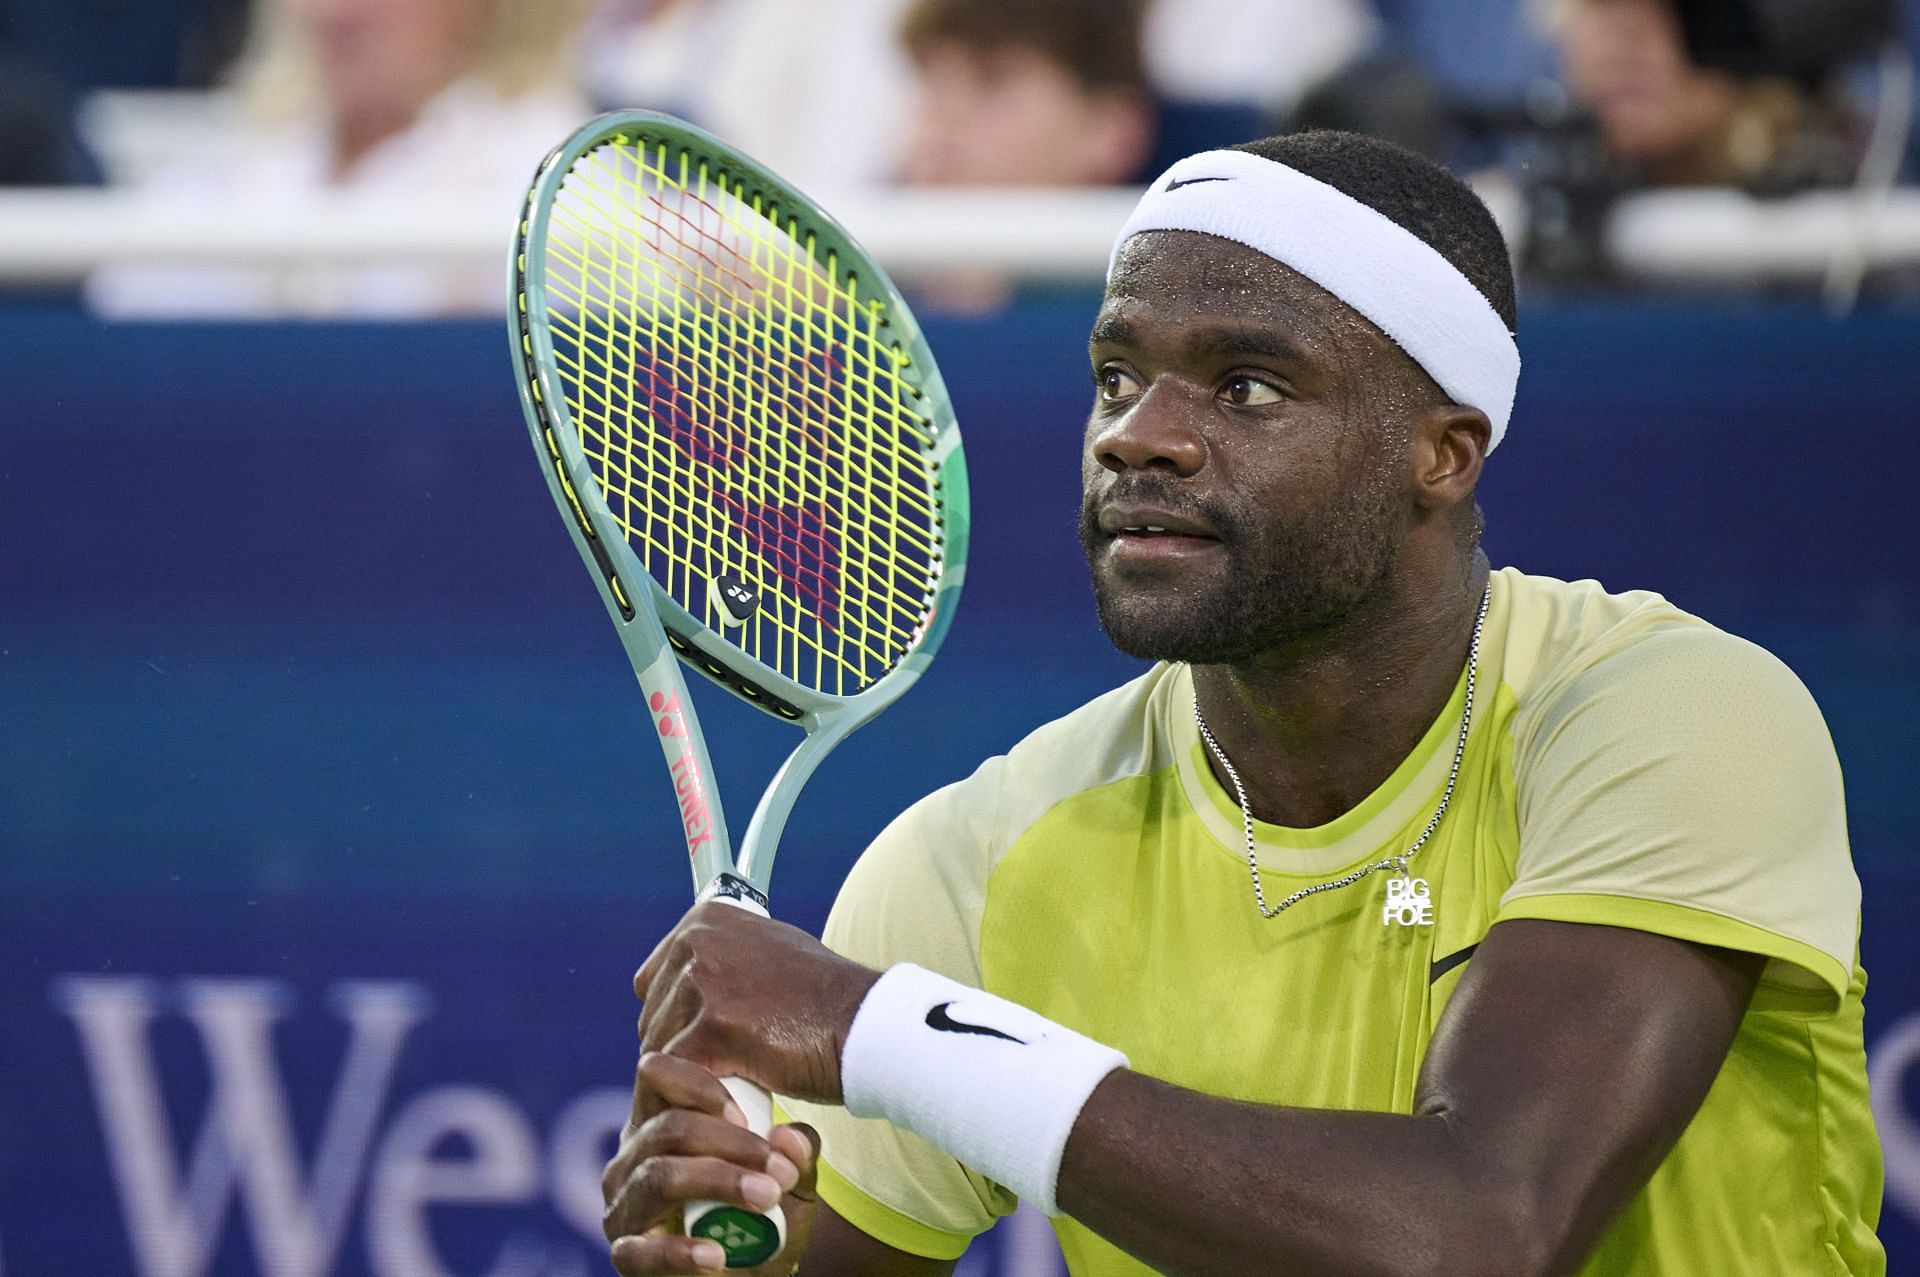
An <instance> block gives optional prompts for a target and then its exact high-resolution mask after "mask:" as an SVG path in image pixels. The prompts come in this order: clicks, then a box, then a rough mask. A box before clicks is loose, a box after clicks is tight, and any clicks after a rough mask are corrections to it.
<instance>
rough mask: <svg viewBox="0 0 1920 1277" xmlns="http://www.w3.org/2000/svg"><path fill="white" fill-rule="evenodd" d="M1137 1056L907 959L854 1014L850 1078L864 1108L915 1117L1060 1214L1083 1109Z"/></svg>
mask: <svg viewBox="0 0 1920 1277" xmlns="http://www.w3.org/2000/svg"><path fill="white" fill-rule="evenodd" d="M1126 1064H1127V1057H1126V1056H1125V1055H1122V1054H1121V1053H1120V1052H1119V1051H1116V1050H1114V1049H1113V1048H1112V1047H1110V1046H1103V1045H1102V1044H1100V1043H1098V1042H1095V1041H1094V1040H1093V1039H1092V1038H1088V1037H1083V1036H1081V1035H1080V1034H1078V1033H1075V1032H1074V1031H1073V1030H1071V1029H1068V1028H1065V1027H1064V1026H1062V1025H1058V1024H1055V1023H1054V1022H1053V1021H1051V1020H1049V1019H1047V1018H1046V1017H1045V1016H1042V1015H1036V1014H1035V1013H1034V1012H1032V1011H1029V1010H1027V1009H1026V1008H1025V1007H1023V1006H1020V1005H1019V1004H1017V1003H1013V1002H1009V1001H1007V1000H1006V999H1005V998H997V997H995V996H993V995H992V994H991V993H983V992H981V991H980V990H979V989H974V988H970V987H968V986H967V985H964V984H961V983H959V982H958V981H956V980H949V979H947V978H946V977H945V976H942V975H935V974H934V973H933V972H931V971H928V970H925V969H924V968H921V967H916V966H914V965H912V964H911V963H902V964H901V965H899V966H897V967H893V968H891V969H889V970H888V971H887V972H886V973H885V974H884V975H882V976H881V977H880V979H879V981H878V982H877V983H875V985H874V986H873V988H872V989H870V990H868V992H867V996H866V999H865V1000H864V1001H863V1002H861V1004H860V1010H859V1011H858V1012H857V1013H856V1014H855V1015H854V1017H853V1027H852V1028H851V1029H849V1030H848V1032H847V1045H846V1048H845V1050H844V1051H843V1052H842V1053H841V1057H840V1085H841V1088H842V1090H843V1092H844V1094H845V1101H846V1106H847V1111H848V1112H849V1113H852V1114H853V1115H854V1116H855V1117H883V1118H885V1119H887V1120H888V1121H889V1122H892V1123H893V1124H894V1125H895V1126H899V1127H904V1128H905V1129H907V1130H909V1131H912V1132H913V1133H914V1134H916V1135H918V1136H920V1137H921V1138H922V1139H925V1140H926V1141H927V1142H928V1143H930V1144H932V1145H934V1146H935V1147H936V1148H940V1149H942V1150H944V1151H946V1152H948V1153H950V1154H952V1155H953V1156H954V1157H955V1158H957V1159H958V1160H959V1161H961V1162H963V1163H965V1164H966V1165H967V1166H970V1167H972V1168H973V1169H974V1170H976V1171H978V1172H979V1173H980V1174H982V1175H985V1176H986V1177H987V1178H988V1179H991V1180H993V1181H995V1182H996V1183H999V1184H1003V1185H1005V1186H1006V1187H1007V1188H1009V1189H1011V1190H1012V1191H1013V1192H1014V1193H1016V1194H1018V1195H1019V1197H1020V1199H1021V1200H1022V1201H1025V1202H1028V1203H1030V1204H1031V1205H1034V1206H1037V1207H1039V1208H1040V1209H1041V1210H1043V1211H1045V1212H1046V1213H1047V1214H1049V1215H1057V1214H1059V1207H1058V1205H1057V1204H1056V1203H1055V1201H1054V1189H1055V1185H1056V1183H1057V1181H1058V1180H1059V1178H1060V1155H1061V1153H1063V1152H1064V1151H1065V1150H1066V1147H1067V1135H1068V1133H1069V1132H1070V1131H1072V1130H1073V1123H1074V1119H1075V1118H1077V1117H1079V1116H1080V1109H1081V1107H1082V1106H1083V1105H1084V1104H1086V1102H1087V1097H1088V1096H1089V1095H1091V1094H1093V1088H1094V1087H1096V1086H1098V1085H1099V1084H1100V1079H1102V1078H1104V1077H1106V1075H1107V1074H1109V1073H1111V1072H1113V1070H1115V1069H1120V1068H1125V1067H1126Z"/></svg>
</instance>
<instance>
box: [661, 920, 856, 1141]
mask: <svg viewBox="0 0 1920 1277" xmlns="http://www.w3.org/2000/svg"><path fill="white" fill-rule="evenodd" d="M879 978H880V973H879V972H877V971H873V970H870V969H868V968H866V967H863V966H861V965H859V964H858V963H855V962H849V961H848V960H847V959H845V958H842V957H840V956H838V955H837V954H835V953H833V952H831V951H830V950H828V949H827V948H826V946H824V945H822V944H821V943H820V942H819V941H818V940H815V939H814V938H813V937H812V936H810V935H808V934H807V933H806V932H804V931H801V930H799V929H798V928H795V927H790V926H787V925H786V924H785V923H780V922H773V921H770V920H769V919H766V918H762V917H759V916H758V915H756V914H752V913H749V912H747V911H746V910H744V909H736V908H734V907H733V906H731V905H724V904H716V903H712V902H709V903H707V904H701V905H696V906H694V908H693V909H692V910H691V911H690V912H688V914H687V916H686V917H685V918H683V919H681V921H680V925H679V926H677V927H675V928H674V929H673V930H672V931H671V932H669V933H668V935H667V937H666V939H664V940H662V941H661V942H660V943H659V945H658V946H657V947H656V948H655V949H654V951H653V953H652V954H651V955H650V956H649V957H648V958H647V960H646V962H645V963H643V964H642V965H641V967H640V970H639V972H638V973H637V974H635V976H634V977H633V991H634V992H635V993H636V994H638V995H639V997H640V999H641V1001H643V1002H644V1003H646V1007H645V1009H644V1010H643V1011H642V1012H641V1015H640V1040H641V1044H642V1046H643V1047H644V1048H645V1049H646V1050H649V1051H665V1052H667V1053H668V1054H669V1055H675V1056H679V1057H680V1058H682V1059H687V1060H692V1061H693V1062H694V1063H696V1064H699V1065H701V1066H702V1067H704V1068H706V1069H708V1070H710V1071H711V1072H712V1073H713V1074H714V1075H715V1076H717V1077H744V1078H747V1079H749V1080H750V1081H754V1082H758V1083H759V1084H760V1085H761V1086H764V1087H765V1088H767V1089H768V1090H769V1091H774V1092H777V1093H778V1094H781V1095H791V1096H795V1097H797V1098H800V1099H808V1100H818V1101H820V1102H822V1103H829V1104H838V1103H840V1095H841V1093H840V1051H841V1048H842V1047H843V1046H844V1045H845V1044H846V1040H847V1031H848V1030H849V1029H851V1028H852V1027H853V1016H854V1012H856V1011H858V1010H859V1009H860V1002H861V1000H862V999H863V998H865V997H866V996H867V990H868V989H870V988H872V987H873V982H874V981H875V980H878V979H879Z"/></svg>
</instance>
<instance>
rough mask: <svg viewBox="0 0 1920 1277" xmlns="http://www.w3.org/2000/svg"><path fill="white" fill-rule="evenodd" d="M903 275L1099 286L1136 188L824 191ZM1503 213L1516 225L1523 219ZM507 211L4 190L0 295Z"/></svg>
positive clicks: (400, 242)
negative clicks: (104, 270) (130, 268)
mask: <svg viewBox="0 0 1920 1277" xmlns="http://www.w3.org/2000/svg"><path fill="white" fill-rule="evenodd" d="M823 202H824V203H825V204H826V206H827V207H829V208H831V209H833V210H835V212H836V213H837V214H838V215H839V217H840V219H841V220H842V221H843V222H844V223H845V224H846V225H847V227H848V228H849V229H850V230H852V231H853V233H854V234H855V236H856V237H858V238H859V239H860V240H861V241H862V243H864V244H865V245H866V246H867V247H868V248H869V249H870V250H871V251H872V252H873V253H874V255H875V256H876V257H878V258H879V259H880V261H881V263H882V264H883V265H885V266H886V267H887V268H888V269H889V270H895V271H899V272H901V273H903V274H909V275H911V274H916V273H926V272H939V271H952V270H960V271H966V270H983V271H992V272H996V273H1000V274H1004V275H1011V276H1016V277H1019V278H1023V279H1029V280H1046V281H1087V282H1092V281H1097V280H1098V279H1100V278H1101V276H1102V275H1103V273H1104V271H1105V269H1106V262H1107V254H1108V251H1109V249H1110V247H1111V244H1112V237H1113V235H1114V233H1115V231H1116V230H1117V229H1118V228H1119V226H1120V225H1121V223H1122V222H1124V221H1125V219H1126V216H1127V213H1128V211H1129V210H1130V208H1131V206H1132V202H1133V195H1132V194H1131V193H1130V192H1125V191H1097V192H1081V191H1035V190H967V191H944V190H943V191H930V190H922V191H887V192H864V193H857V194H855V193H849V194H846V195H843V196H841V197H838V198H834V197H829V198H827V199H825V200H824V201H823ZM1505 203H1507V205H1508V208H1507V209H1503V210H1502V212H1503V217H1502V220H1503V222H1506V223H1507V224H1508V229H1509V230H1510V231H1511V230H1513V229H1514V223H1515V221H1516V220H1517V217H1516V216H1515V215H1514V214H1513V213H1512V212H1511V211H1510V210H1511V201H1506V202H1505ZM511 220H512V214H511V212H508V213H506V214H505V215H503V214H502V211H501V210H500V209H498V208H491V207H485V206H482V205H480V204H479V203H477V202H474V201H466V202H453V201H426V202H422V201H419V200H407V201H404V202H402V201H397V200H393V199H380V200H376V199H372V198H368V197H351V198H349V197H333V198H323V199H316V200H313V201H311V202H307V203H302V204H297V205H289V206H286V207H274V208H259V207H251V208H249V207H246V206H237V205H236V206H226V207H220V206H211V205H208V204H205V203H182V202H170V201H166V200H161V199H157V198H154V197H148V196H139V195H132V194H126V193H120V192H114V191H89V190H82V191H72V190H60V191H15V192H5V193H0V288H5V287H8V286H18V285H34V286H47V285H65V284H74V283H78V282H80V281H82V280H84V279H85V278H86V277H87V276H89V275H90V274H92V273H93V272H94V271H95V270H97V269H99V268H101V267H103V266H109V265H129V264H152V263H166V264H170V265H212V266H293V265H312V264H320V265H365V264H372V263H391V262H397V261H407V262H411V263H417V264H423V265H429V266H448V267H463V266H472V267H477V268H483V269H491V268H493V267H495V266H497V265H498V264H499V263H500V262H501V261H502V260H503V257H504V253H505V245H506V242H507V239H508V234H509V231H510V223H511ZM1608 244H1609V248H1610V251H1611V253H1612V255H1613V257H1614V259H1615V261H1616V262H1617V263H1618V265H1619V266H1620V267H1621V268H1622V269H1623V270H1624V271H1625V272H1626V273H1628V274H1630V275H1636V276H1641V277H1644V278H1647V279H1651V280H1663V281H1685V280H1698V281H1707V282H1727V281H1733V280H1740V279H1787V280H1804V279H1809V278H1814V277H1818V276H1819V275H1821V274H1822V273H1824V272H1825V271H1827V270H1828V269H1829V267H1830V266H1831V264H1832V263H1833V262H1834V261H1835V259H1836V258H1839V257H1843V256H1845V255H1848V254H1854V255H1857V256H1858V255H1863V256H1864V262H1865V265H1866V266H1867V268H1869V269H1876V270H1877V269H1884V268H1889V267H1909V266H1920V189H1913V188H1907V189H1900V190H1896V191H1894V192H1892V193H1891V194H1890V195H1888V196H1887V197H1886V198H1885V199H1884V201H1883V202H1879V203H1877V204H1876V205H1874V206H1873V207H1872V209H1871V210H1870V211H1869V210H1868V209H1867V208H1866V206H1865V205H1863V203H1862V201H1861V200H1859V199H1858V198H1857V197H1855V196H1854V195H1852V194H1850V193H1847V192H1833V193H1821V194H1812V195H1806V196H1801V197H1797V198H1793V199H1786V200H1771V201H1756V200H1752V199H1749V198H1747V197H1745V196H1742V195H1738V194H1736V193H1733V192H1728V191H1690V192H1664V193H1658V194H1646V195H1639V196H1634V197H1632V198H1630V199H1628V200H1626V201H1623V202H1622V204H1621V205H1620V206H1619V208H1618V209H1617V210H1616V212H1615V214H1614V217H1613V221H1612V223H1611V228H1610V232H1609V235H1608Z"/></svg>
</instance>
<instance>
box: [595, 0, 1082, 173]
mask: <svg viewBox="0 0 1920 1277" xmlns="http://www.w3.org/2000/svg"><path fill="white" fill-rule="evenodd" d="M1036 3H1051V0H1036ZM903 5H904V0H603V2H602V4H601V8H600V13H599V16H598V17H597V19H596V21H595V23H594V32H593V36H592V38H590V39H589V41H588V42H587V48H586V60H587V68H588V77H589V81H590V83H591V85H592V88H593V91H594V94H595V96H596V97H597V98H599V99H600V101H601V102H602V103H603V104H605V105H606V106H608V107H651V108H653V109H655V110H662V111H671V112H673V113H674V114H676V115H680V116H684V117H685V118H687V119H689V120H692V121H693V122H694V123H695V124H698V125H700V126H702V127H703V128H706V129H709V130H711V131H712V132H714V133H716V134H718V135H719V136H720V137H723V138H725V139H726V140H727V141H728V142H730V143H732V144H733V145H735V146H737V147H740V148H741V149H742V150H744V151H746V152H747V153H748V154H749V155H752V156H753V157H754V158H755V159H758V160H759V161H761V162H762V163H764V164H766V165H767V166H768V167H770V168H772V169H773V170H774V171H775V172H777V173H779V174H780V175H781V176H783V177H785V178H788V179H789V180H791V181H793V182H796V183H798V184H799V185H800V186H801V187H802V188H804V189H808V190H813V191H822V190H828V191H830V190H833V189H840V188H845V187H849V186H863V185H873V184H877V183H881V182H885V181H888V180H890V179H891V178H892V177H893V176H894V174H895V172H896V170H897V167H898V164H899V153H900V141H901V138H900V104H901V101H902V100H903V99H904V98H905V96H906V93H907V86H908V83H909V77H910V72H909V68H908V66H907V60H906V56H905V55H904V54H903V53H902V52H901V49H900V46H899V41H898V40H897V39H896V34H895V33H896V31H897V28H898V26H899V20H900V11H901V9H902V7H903Z"/></svg>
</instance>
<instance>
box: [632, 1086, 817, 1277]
mask: <svg viewBox="0 0 1920 1277" xmlns="http://www.w3.org/2000/svg"><path fill="white" fill-rule="evenodd" d="M818 1154H819V1141H818V1139H817V1137H816V1136H815V1135H814V1133H813V1130H812V1128H810V1127H806V1126H778V1127H775V1128H774V1130H773V1132H772V1134H771V1135H770V1136H769V1137H768V1138H767V1139H764V1140H763V1139H761V1138H760V1137H759V1136H757V1135H755V1134H753V1133H752V1132H751V1131H749V1130H748V1129H747V1119H746V1115H745V1114H743V1113H741V1112H740V1109H739V1107H738V1106H737V1105H735V1104H734V1102H733V1100H732V1099H731V1098H730V1097H729V1096H728V1095H727V1092H726V1089H725V1088H724V1087H722V1086H721V1085H720V1080H719V1079H718V1078H716V1077H714V1075H713V1074H711V1073H709V1072H707V1071H706V1070H705V1069H703V1068H701V1067H700V1066H699V1065H697V1064H692V1063H689V1062H688V1061H686V1060H676V1059H674V1058H673V1057H671V1056H667V1055H660V1054H658V1053H653V1054H648V1055H644V1056H642V1057H641V1058H640V1067H639V1069H638V1070H637V1071H636V1072H635V1074H634V1079H633V1116H632V1118H631V1119H630V1120H629V1121H628V1122H627V1127H626V1130H625V1131H624V1132H622V1134H621V1139H620V1150H619V1152H617V1153H615V1154H614V1158H613V1160H612V1161H611V1162H609V1163H607V1169H606V1174H605V1175H604V1176H603V1177H602V1179H601V1182H600V1187H601V1193H602V1195H603V1197H604V1198H605V1200H606V1204H607V1210H606V1216H605V1221H604V1222H605V1227H606V1233H607V1240H608V1241H609V1242H611V1243H612V1244H613V1267H614V1271H616V1272H618V1273H621V1274H623V1277H648V1275H651V1274H667V1273H683V1274H684V1273H710V1272H716V1271H718V1270H719V1269H720V1268H721V1266H722V1265H723V1263H724V1262H725V1256H724V1255H723V1253H722V1252H721V1250H720V1247H719V1246H718V1245H716V1244H715V1243H713V1242H710V1241H696V1240H695V1239H693V1238H691V1237H685V1236H682V1235H680V1223H681V1208H682V1207H684V1206H685V1205H686V1204H687V1203H688V1202H690V1201H698V1200H709V1199H710V1200H713V1201H721V1202H730V1203H732V1204H734V1205H736V1206H744V1207H746V1208H748V1209H750V1210H756V1211H762V1210H765V1209H766V1208H767V1207H769V1206H771V1205H773V1204H774V1203H775V1202H779V1203H780V1205H781V1207H782V1209H784V1210H785V1211H786V1216H787V1246H786V1249H785V1250H783V1251H781V1252H780V1254H778V1255H776V1256H774V1257H773V1258H772V1259H771V1260H769V1261H767V1262H766V1263H765V1264H763V1265H761V1266H760V1267H759V1268H756V1269H754V1270H753V1273H754V1274H756V1275H758V1277H775V1275H776V1274H778V1275H784V1274H786V1273H789V1272H791V1271H792V1270H793V1266H794V1264H795V1263H796V1262H797V1261H798V1259H799V1257H800V1256H801V1254H802V1253H804V1252H805V1251H806V1249H807V1241H808V1238H809V1236H810V1235H811V1233H812V1231H813V1217H814V1212H815V1210H816V1209H817V1205H818V1203H817V1201H816V1199H815V1197H814V1192H813V1176H814V1165H815V1161H816V1159H817V1157H818Z"/></svg>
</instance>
